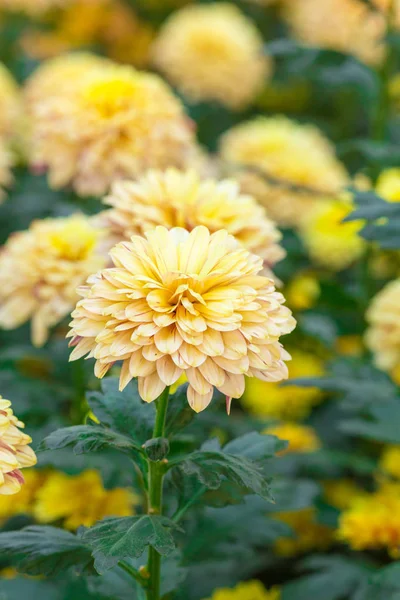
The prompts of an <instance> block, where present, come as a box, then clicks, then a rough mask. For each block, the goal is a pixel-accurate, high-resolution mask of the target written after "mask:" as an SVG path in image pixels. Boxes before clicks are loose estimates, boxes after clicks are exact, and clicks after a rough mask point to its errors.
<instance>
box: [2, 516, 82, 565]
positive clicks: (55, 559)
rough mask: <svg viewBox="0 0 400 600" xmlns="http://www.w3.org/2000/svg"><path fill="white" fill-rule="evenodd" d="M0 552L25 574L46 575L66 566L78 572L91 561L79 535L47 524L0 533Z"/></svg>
mask: <svg viewBox="0 0 400 600" xmlns="http://www.w3.org/2000/svg"><path fill="white" fill-rule="evenodd" d="M0 551H1V553H2V554H4V556H7V558H8V559H10V561H11V562H12V563H13V564H16V566H17V568H18V569H19V570H20V571H22V572H24V573H28V574H29V575H48V576H50V575H55V574H57V573H63V572H64V571H65V570H66V569H68V568H69V567H73V568H74V569H76V570H78V571H82V570H86V569H88V568H89V567H90V566H91V563H92V557H91V553H90V548H89V547H88V546H87V544H86V543H85V542H84V541H83V540H82V539H81V538H80V537H78V536H76V535H74V534H73V533H70V532H69V531H64V530H63V529H57V528H56V527H50V526H38V525H31V526H29V527H25V528H24V529H21V530H20V531H7V532H5V533H0Z"/></svg>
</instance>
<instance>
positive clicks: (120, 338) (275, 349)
mask: <svg viewBox="0 0 400 600" xmlns="http://www.w3.org/2000/svg"><path fill="white" fill-rule="evenodd" d="M110 255H111V258H112V261H113V263H114V265H115V266H114V268H109V269H104V270H103V271H101V272H99V273H98V274H97V275H95V276H93V277H91V278H90V279H89V280H88V285H87V286H84V287H82V288H81V289H80V294H81V295H82V296H83V299H82V300H80V301H79V302H78V304H77V307H76V310H75V311H74V312H73V313H72V316H73V319H74V320H73V321H72V323H71V327H72V330H71V332H70V333H69V337H72V340H71V346H76V348H75V349H74V351H73V352H72V354H71V359H72V360H76V359H78V358H80V357H82V356H84V355H85V354H89V356H94V358H96V366H95V374H96V376H97V377H103V376H104V375H105V374H106V373H107V371H108V370H109V369H110V367H111V366H112V365H113V364H114V363H115V362H116V361H119V360H120V361H123V364H122V371H121V376H120V389H123V388H124V387H125V386H126V385H127V383H128V382H129V381H130V380H131V379H132V378H133V377H138V382H139V393H140V395H141V397H142V398H143V400H144V401H145V402H151V401H152V400H155V399H156V398H157V397H158V396H159V395H160V394H161V393H162V392H163V390H164V389H165V387H166V386H169V385H172V384H173V383H175V382H176V381H177V380H178V379H179V377H180V376H181V375H182V373H183V372H185V373H186V375H187V378H188V381H189V387H188V401H189V403H190V405H191V406H192V408H193V409H194V410H195V411H196V412H198V411H200V410H203V409H204V408H206V406H208V404H209V403H210V402H211V398H212V395H213V388H214V387H216V388H217V389H218V390H220V391H221V392H222V393H224V394H226V396H228V397H229V398H239V397H240V396H241V395H242V393H243V391H244V376H245V375H249V376H254V377H259V378H260V379H263V380H264V381H279V380H280V379H284V378H285V377H287V367H286V365H285V362H284V360H286V359H289V358H290V357H289V355H288V354H287V352H286V351H285V350H284V349H283V347H282V346H281V344H280V343H279V337H280V336H281V335H283V334H285V333H289V332H290V331H291V330H292V329H293V328H294V326H295V321H294V319H293V317H292V316H291V313H290V311H289V309H287V308H286V307H284V306H282V304H283V302H284V298H283V296H282V294H280V293H278V292H276V290H275V287H274V284H273V282H272V280H270V279H268V278H266V277H263V276H261V275H258V273H259V272H260V270H261V269H262V266H263V263H262V259H261V258H260V257H257V256H255V255H253V254H250V253H249V252H248V251H247V250H245V249H243V248H241V247H239V245H238V242H237V241H236V240H235V239H234V238H233V237H232V236H230V235H228V233H227V232H226V231H224V230H221V231H217V232H215V233H213V234H212V235H210V233H209V231H208V229H207V228H206V227H203V226H199V227H196V228H195V229H193V230H192V231H191V232H190V233H189V232H188V231H186V230H185V229H181V228H175V229H171V230H170V231H168V230H167V229H165V228H164V227H156V228H155V229H154V230H153V231H151V232H147V233H146V239H144V238H142V237H139V236H134V237H132V240H131V242H121V243H120V244H118V245H117V246H115V247H114V248H113V249H112V250H111V252H110Z"/></svg>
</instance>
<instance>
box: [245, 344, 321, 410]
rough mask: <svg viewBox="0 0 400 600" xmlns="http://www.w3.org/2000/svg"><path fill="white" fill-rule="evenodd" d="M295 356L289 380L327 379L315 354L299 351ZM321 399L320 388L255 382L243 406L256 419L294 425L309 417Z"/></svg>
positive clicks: (248, 388)
mask: <svg viewBox="0 0 400 600" xmlns="http://www.w3.org/2000/svg"><path fill="white" fill-rule="evenodd" d="M291 355H292V360H291V361H290V363H289V365H288V368H289V379H295V378H297V377H319V376H321V375H323V373H324V365H323V361H322V360H321V359H320V358H318V357H317V356H315V355H314V354H310V353H309V352H303V351H301V350H295V351H294V352H291ZM321 399H322V393H321V391H320V390H319V389H318V388H302V387H297V386H295V385H291V386H288V387H286V386H280V385H279V383H268V384H267V383H265V382H264V381H259V380H258V379H255V378H252V379H248V380H247V381H246V389H245V393H244V394H243V397H242V399H241V403H242V405H243V406H244V407H245V408H246V409H247V410H248V411H249V412H250V413H251V414H252V415H254V416H255V417H260V418H274V419H282V420H286V419H287V420H290V421H292V420H293V421H294V420H298V419H304V418H305V417H307V416H308V415H309V413H310V412H311V409H312V408H313V407H314V406H315V405H316V404H318V403H319V402H320V401H321Z"/></svg>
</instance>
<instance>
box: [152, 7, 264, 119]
mask: <svg viewBox="0 0 400 600" xmlns="http://www.w3.org/2000/svg"><path fill="white" fill-rule="evenodd" d="M154 60H155V63H156V65H157V66H158V67H159V68H160V69H161V71H162V72H163V73H164V74H165V75H166V76H167V78H168V79H169V80H170V81H171V82H172V83H173V84H174V85H176V86H177V87H178V89H180V90H181V91H182V92H183V93H184V94H185V95H186V96H187V97H188V98H190V99H191V100H194V101H202V100H217V101H218V102H221V103H222V104H224V105H226V106H229V107H230V108H233V109H240V108H243V107H245V106H247V105H248V104H249V103H250V102H251V101H252V100H253V98H254V97H255V95H256V94H257V93H258V92H259V91H261V89H262V87H263V83H264V81H265V79H266V77H267V76H269V75H270V73H271V61H270V60H269V59H268V58H267V57H266V56H265V55H264V54H263V40H262V36H261V35H260V33H259V32H258V31H257V28H256V27H255V25H253V23H252V22H251V21H250V20H249V19H248V18H247V17H245V16H244V15H243V14H242V13H241V12H240V10H239V9H238V8H237V7H235V6H233V5H232V4H228V3H224V2H222V3H218V2H217V3H215V4H207V5H195V6H188V7H185V8H183V9H182V10H180V11H178V12H175V13H173V14H172V16H171V17H170V18H169V19H168V20H167V22H166V23H165V25H164V26H163V27H162V28H161V32H160V34H159V37H158V39H157V40H156V41H155V43H154Z"/></svg>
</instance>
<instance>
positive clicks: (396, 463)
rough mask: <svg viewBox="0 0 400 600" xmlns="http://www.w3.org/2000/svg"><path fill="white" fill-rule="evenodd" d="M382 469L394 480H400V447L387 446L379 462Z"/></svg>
mask: <svg viewBox="0 0 400 600" xmlns="http://www.w3.org/2000/svg"><path fill="white" fill-rule="evenodd" d="M379 467H380V469H381V470H382V471H383V472H384V473H385V474H386V475H390V477H393V478H394V479H400V445H398V446H396V445H393V446H387V448H385V449H384V451H383V452H382V455H381V459H380V461H379Z"/></svg>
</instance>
